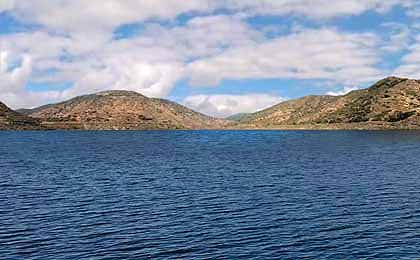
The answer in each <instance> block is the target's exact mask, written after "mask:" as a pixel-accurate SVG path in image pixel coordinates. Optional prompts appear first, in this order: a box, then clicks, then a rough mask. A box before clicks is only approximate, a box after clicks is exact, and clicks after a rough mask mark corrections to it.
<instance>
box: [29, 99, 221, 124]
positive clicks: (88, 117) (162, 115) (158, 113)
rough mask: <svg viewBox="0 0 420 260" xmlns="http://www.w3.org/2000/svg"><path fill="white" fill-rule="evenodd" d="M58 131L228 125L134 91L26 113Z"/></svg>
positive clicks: (55, 105)
mask: <svg viewBox="0 0 420 260" xmlns="http://www.w3.org/2000/svg"><path fill="white" fill-rule="evenodd" d="M24 112H25V113H26V114H27V115H28V116H31V117H33V118H38V119H40V120H42V125H43V126H44V127H48V128H54V129H84V130H147V129H214V128H223V127H224V126H225V125H226V121H224V120H221V119H216V118H212V117H208V116H205V115H203V114H200V113H197V112H195V111H192V110H190V109H188V108H186V107H184V106H181V105H179V104H176V103H174V102H171V101H167V100H163V99H154V98H147V97H145V96H143V95H141V94H139V93H136V92H132V91H106V92H100V93H97V94H92V95H86V96H80V97H76V98H74V99H71V100H68V101H65V102H62V103H58V104H52V105H46V106H42V107H39V108H35V109H32V110H25V111H24Z"/></svg>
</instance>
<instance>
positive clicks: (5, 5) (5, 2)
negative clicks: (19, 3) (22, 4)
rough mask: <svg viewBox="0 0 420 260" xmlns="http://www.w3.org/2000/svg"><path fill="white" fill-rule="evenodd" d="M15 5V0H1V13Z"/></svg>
mask: <svg viewBox="0 0 420 260" xmlns="http://www.w3.org/2000/svg"><path fill="white" fill-rule="evenodd" d="M13 6H14V0H1V1H0V13H2V12H4V11H8V10H10V9H12V8H13Z"/></svg>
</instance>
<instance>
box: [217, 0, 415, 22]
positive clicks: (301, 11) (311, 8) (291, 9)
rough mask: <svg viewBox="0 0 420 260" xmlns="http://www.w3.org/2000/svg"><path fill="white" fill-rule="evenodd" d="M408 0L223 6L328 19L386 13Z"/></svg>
mask: <svg viewBox="0 0 420 260" xmlns="http://www.w3.org/2000/svg"><path fill="white" fill-rule="evenodd" d="M407 2H411V1H410V0H405V1H404V0H386V1H384V0H352V1H349V0H334V1H331V0H259V1H255V0H226V1H225V4H226V5H227V6H228V7H229V8H231V9H233V10H241V11H243V12H245V13H249V14H250V15H287V14H296V15H304V16H305V17H310V18H315V19H328V18H334V17H338V16H346V15H357V14H361V13H364V12H366V11H368V10H374V11H377V12H385V11H388V10H389V9H390V8H391V7H393V6H395V5H398V4H406V3H407Z"/></svg>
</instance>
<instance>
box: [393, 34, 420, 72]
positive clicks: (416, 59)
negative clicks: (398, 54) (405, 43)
mask: <svg viewBox="0 0 420 260" xmlns="http://www.w3.org/2000/svg"><path fill="white" fill-rule="evenodd" d="M394 74H395V75H396V76H400V77H407V78H417V79H420V36H418V37H417V39H416V43H415V44H413V45H412V46H410V47H409V51H408V53H407V54H406V55H405V56H404V57H403V58H402V59H401V64H400V66H398V67H397V68H396V69H395V71H394Z"/></svg>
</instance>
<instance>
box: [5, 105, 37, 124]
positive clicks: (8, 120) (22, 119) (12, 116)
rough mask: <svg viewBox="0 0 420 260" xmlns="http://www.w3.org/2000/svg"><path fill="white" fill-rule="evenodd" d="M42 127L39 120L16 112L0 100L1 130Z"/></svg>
mask: <svg viewBox="0 0 420 260" xmlns="http://www.w3.org/2000/svg"><path fill="white" fill-rule="evenodd" d="M41 128H42V127H41V125H40V122H39V121H38V120H36V119H33V118H30V117H27V116H24V115H23V114H20V113H18V112H15V111H13V110H12V109H10V108H9V107H7V106H6V105H5V104H3V103H1V102H0V130H36V129H41Z"/></svg>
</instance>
